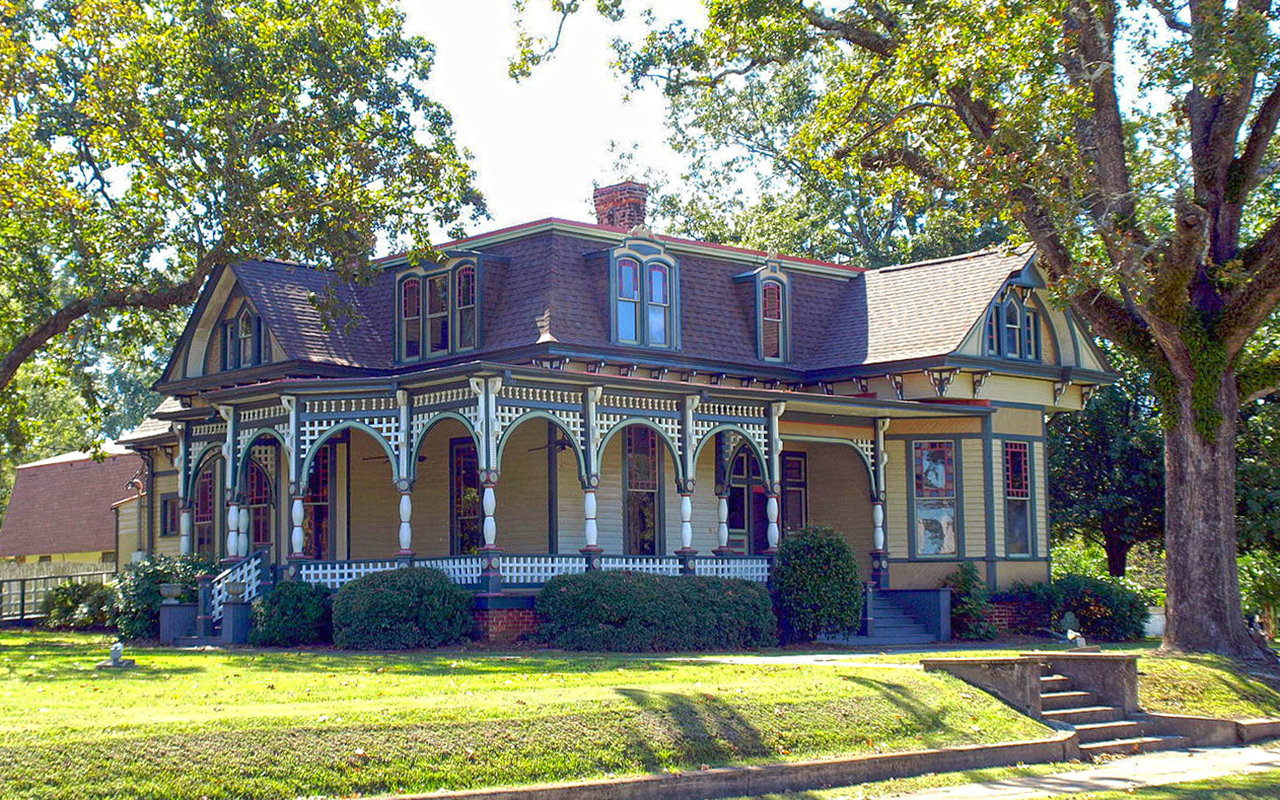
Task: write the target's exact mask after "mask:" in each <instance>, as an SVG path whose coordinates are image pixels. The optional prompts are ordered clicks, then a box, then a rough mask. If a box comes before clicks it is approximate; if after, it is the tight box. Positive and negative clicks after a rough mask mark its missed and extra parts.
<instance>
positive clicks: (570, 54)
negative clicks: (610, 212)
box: [401, 0, 705, 233]
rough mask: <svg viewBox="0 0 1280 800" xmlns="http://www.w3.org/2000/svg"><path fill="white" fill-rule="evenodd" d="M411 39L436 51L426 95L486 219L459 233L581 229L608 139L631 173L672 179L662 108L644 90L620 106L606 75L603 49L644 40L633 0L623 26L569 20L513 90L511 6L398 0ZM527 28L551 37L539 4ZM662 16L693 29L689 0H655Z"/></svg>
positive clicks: (535, 1)
mask: <svg viewBox="0 0 1280 800" xmlns="http://www.w3.org/2000/svg"><path fill="white" fill-rule="evenodd" d="M401 4H402V6H403V8H404V9H405V13H406V14H407V19H406V27H407V28H408V30H409V31H410V32H411V33H416V34H421V35H423V36H426V37H427V38H428V39H429V40H430V41H432V42H433V43H435V45H436V65H435V69H434V70H433V71H432V74H431V79H430V81H429V82H428V90H429V93H430V94H431V96H432V98H433V99H435V100H438V101H440V102H442V103H443V104H444V105H445V107H446V108H448V109H449V110H450V111H451V112H452V113H453V117H454V124H455V126H456V129H457V137H458V141H459V143H461V144H462V145H463V146H465V147H467V148H469V149H470V150H471V152H472V153H473V154H474V156H475V160H474V162H473V165H474V167H475V169H476V172H477V173H478V176H479V177H478V180H479V187H480V190H481V191H482V192H483V193H484V194H485V197H486V199H487V201H488V204H489V213H490V214H491V215H492V217H493V219H492V220H490V221H488V222H483V223H481V224H479V225H478V226H473V228H474V229H473V230H469V231H468V233H477V232H480V231H483V230H492V229H496V228H500V227H504V226H507V225H513V224H516V223H520V222H528V221H530V220H535V219H541V218H543V217H566V218H568V219H573V220H583V221H591V220H592V217H593V216H594V214H593V212H592V211H591V206H590V198H591V189H592V182H593V181H598V182H601V183H606V182H609V181H611V180H613V179H614V177H615V174H614V172H613V169H612V167H613V161H614V157H613V155H611V153H610V151H609V142H610V141H611V140H613V141H617V142H619V143H620V144H623V145H625V146H627V147H634V148H635V150H636V159H635V161H636V165H637V166H638V167H652V168H655V169H658V170H661V171H664V172H666V173H668V174H671V175H673V176H675V175H678V174H679V172H680V168H681V161H680V159H679V158H678V157H677V156H676V155H675V154H674V153H673V152H672V151H671V150H670V148H668V147H667V145H666V143H665V137H666V133H665V130H664V128H663V118H664V103H663V99H662V97H661V95H660V94H659V92H658V91H656V90H655V89H653V88H649V89H646V90H645V91H643V92H639V93H637V94H635V95H633V97H632V99H631V100H630V102H626V103H624V102H623V95H624V94H625V93H626V87H625V85H624V83H623V81H622V80H621V78H619V77H618V76H617V75H616V74H615V73H614V72H613V70H612V69H611V68H610V66H609V64H610V62H611V61H612V58H613V50H612V48H611V47H610V42H612V40H613V39H614V38H615V37H617V36H619V35H621V36H624V37H626V38H628V39H631V40H635V39H637V38H639V36H641V35H643V31H644V26H643V24H642V23H641V21H640V19H639V13H638V12H639V10H640V9H641V8H642V7H643V4H642V3H632V4H630V8H629V9H628V14H627V18H626V19H625V20H624V21H623V22H622V23H618V24H615V23H610V22H607V21H605V20H603V19H601V18H600V17H599V16H598V15H597V14H596V13H595V11H594V5H595V4H594V2H590V0H588V2H584V3H583V6H584V8H583V10H582V11H580V12H579V13H578V14H576V15H575V16H573V17H571V18H570V19H569V21H568V23H567V24H566V26H565V35H564V38H563V40H562V43H561V46H560V49H559V50H558V51H557V52H556V54H555V57H554V59H552V60H551V61H550V62H549V63H545V64H543V65H541V66H540V67H538V68H537V69H535V71H534V74H533V77H532V78H528V79H526V80H524V81H523V82H521V83H516V82H515V81H513V80H512V79H511V78H509V77H508V76H507V60H508V58H510V57H511V55H512V54H513V53H515V46H516V34H515V27H514V19H515V12H514V11H513V10H512V9H511V2H510V0H401ZM529 6H530V19H529V23H528V24H529V27H530V28H531V30H532V31H533V32H535V33H541V34H544V35H550V34H553V33H554V25H555V22H556V19H557V18H556V17H555V16H554V15H552V14H550V13H548V12H547V11H545V8H546V7H547V6H549V3H548V2H547V0H529ZM659 10H660V13H661V18H662V19H664V20H669V19H672V18H683V19H684V20H686V21H687V22H691V23H693V24H698V23H700V22H701V21H702V20H703V19H705V16H704V15H703V12H702V9H701V6H700V4H699V3H698V2H697V0H662V3H661V5H660V6H659Z"/></svg>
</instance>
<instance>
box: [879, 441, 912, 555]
mask: <svg viewBox="0 0 1280 800" xmlns="http://www.w3.org/2000/svg"><path fill="white" fill-rule="evenodd" d="M884 451H885V454H886V455H888V456H889V462H888V463H887V464H886V465H885V499H884V515H885V541H886V544H887V546H888V548H889V554H890V555H891V556H892V557H894V558H906V557H907V554H908V553H909V552H910V550H909V549H908V547H907V539H908V535H909V532H908V531H907V469H908V467H909V462H908V460H907V444H906V442H903V441H898V440H893V439H890V440H888V441H886V442H885V443H884Z"/></svg>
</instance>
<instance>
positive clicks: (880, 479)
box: [871, 418, 889, 589]
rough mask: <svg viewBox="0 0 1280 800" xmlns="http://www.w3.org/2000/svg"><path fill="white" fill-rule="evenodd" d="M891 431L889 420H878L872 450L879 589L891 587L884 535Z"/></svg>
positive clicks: (874, 567)
mask: <svg viewBox="0 0 1280 800" xmlns="http://www.w3.org/2000/svg"><path fill="white" fill-rule="evenodd" d="M888 429H889V420H888V419H886V418H879V419H877V420H876V427H875V433H876V439H875V447H874V448H873V449H872V453H873V458H872V464H871V497H872V500H871V523H872V541H871V544H872V548H873V549H872V551H871V583H872V584H873V585H874V586H875V587H876V588H879V589H884V588H886V587H888V585H889V551H888V547H887V545H888V543H887V542H886V541H885V535H884V467H885V464H886V463H887V462H888V460H889V456H888V454H887V453H885V450H884V433H885V431H886V430H888Z"/></svg>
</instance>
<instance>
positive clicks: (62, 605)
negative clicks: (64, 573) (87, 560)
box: [42, 580, 115, 630]
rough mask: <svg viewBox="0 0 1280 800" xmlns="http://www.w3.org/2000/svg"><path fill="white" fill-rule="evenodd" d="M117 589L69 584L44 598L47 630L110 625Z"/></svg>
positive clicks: (107, 586) (105, 585)
mask: <svg viewBox="0 0 1280 800" xmlns="http://www.w3.org/2000/svg"><path fill="white" fill-rule="evenodd" d="M114 601H115V588H114V587H113V586H112V585H111V584H106V583H76V582H75V581H70V580H69V581H67V582H66V583H63V584H60V585H58V586H55V587H53V588H52V589H50V590H49V591H48V593H47V594H45V596H44V604H43V608H42V611H43V612H44V626H45V627H46V628H53V629H55V630H88V629H91V628H107V627H110V625H111V608H112V604H113V603H114Z"/></svg>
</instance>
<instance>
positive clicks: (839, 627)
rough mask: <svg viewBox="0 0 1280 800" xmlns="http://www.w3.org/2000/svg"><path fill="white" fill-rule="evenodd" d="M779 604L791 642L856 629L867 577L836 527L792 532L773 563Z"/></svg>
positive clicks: (782, 625) (775, 603)
mask: <svg viewBox="0 0 1280 800" xmlns="http://www.w3.org/2000/svg"><path fill="white" fill-rule="evenodd" d="M772 577H773V607H774V611H775V612H776V613H777V615H778V631H779V633H780V634H781V636H782V640H783V641H785V642H811V641H813V640H814V639H816V638H817V637H818V636H820V635H822V634H824V633H827V634H842V633H855V632H856V631H857V630H858V627H859V625H860V624H861V622H862V597H863V589H862V583H861V581H860V580H859V576H858V562H857V560H856V559H855V558H854V555H853V549H852V548H850V547H849V543H848V542H846V541H845V540H844V539H843V538H841V537H840V535H839V534H837V533H836V532H835V531H833V530H832V529H831V528H823V527H813V528H803V529H801V530H798V531H794V532H792V533H788V534H787V536H786V538H785V539H783V540H782V544H781V546H780V547H779V548H778V557H777V560H776V561H775V562H774V565H773V576H772Z"/></svg>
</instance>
